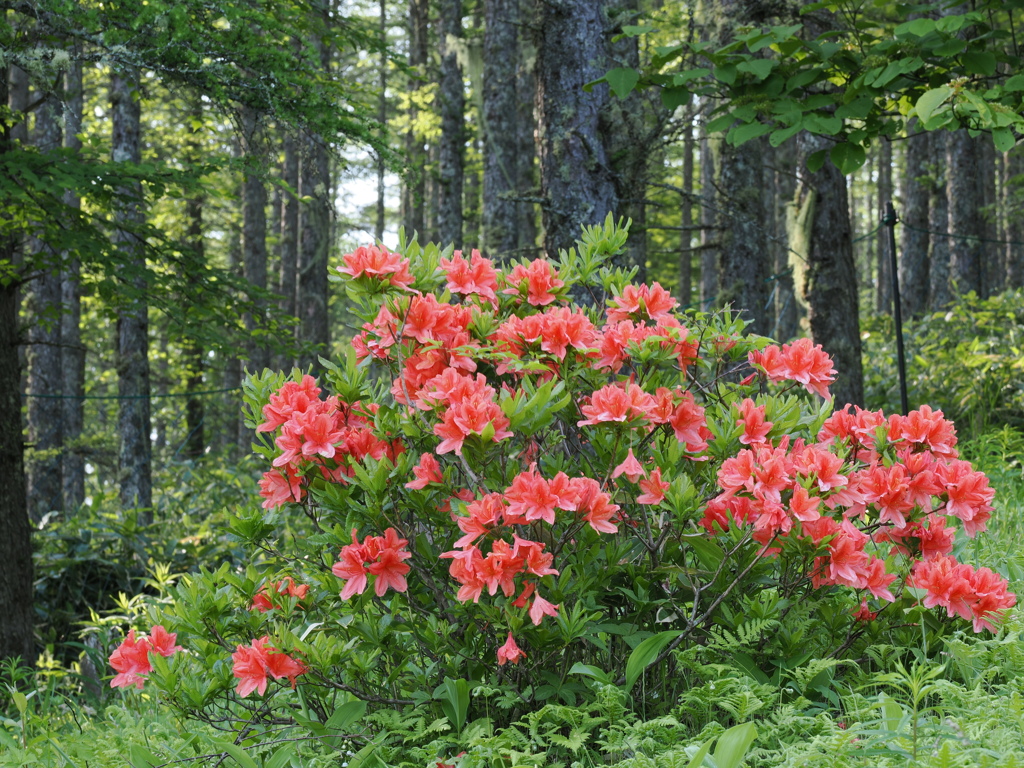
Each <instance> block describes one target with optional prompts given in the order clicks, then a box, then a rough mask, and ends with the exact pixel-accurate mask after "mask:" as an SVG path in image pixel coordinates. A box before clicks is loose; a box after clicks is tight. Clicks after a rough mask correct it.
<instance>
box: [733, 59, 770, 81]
mask: <svg viewBox="0 0 1024 768" xmlns="http://www.w3.org/2000/svg"><path fill="white" fill-rule="evenodd" d="M774 68H775V62H774V61H772V60H771V59H751V60H750V61H741V62H740V63H739V64H737V65H736V69H737V70H739V71H740V72H749V73H750V74H752V75H753V76H754V77H756V78H757V79H758V80H764V79H765V78H766V77H768V75H770V74H771V73H772V70H773V69H774Z"/></svg>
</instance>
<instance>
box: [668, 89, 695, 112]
mask: <svg viewBox="0 0 1024 768" xmlns="http://www.w3.org/2000/svg"><path fill="white" fill-rule="evenodd" d="M691 98H692V96H691V94H690V89H689V88H662V89H661V103H662V104H664V105H665V109H672V110H674V109H676V107H681V106H683V105H684V104H689V103H690V99H691Z"/></svg>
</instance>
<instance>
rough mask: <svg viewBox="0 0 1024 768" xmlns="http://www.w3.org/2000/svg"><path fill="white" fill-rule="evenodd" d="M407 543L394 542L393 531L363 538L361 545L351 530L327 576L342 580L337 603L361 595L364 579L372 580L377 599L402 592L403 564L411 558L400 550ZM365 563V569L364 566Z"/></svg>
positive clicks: (395, 539)
mask: <svg viewBox="0 0 1024 768" xmlns="http://www.w3.org/2000/svg"><path fill="white" fill-rule="evenodd" d="M408 543H409V542H408V540H406V539H400V538H398V534H397V533H396V532H395V529H394V528H388V529H387V530H386V531H384V535H383V536H367V537H366V539H365V540H364V541H363V543H362V544H360V543H359V538H358V537H357V535H356V530H355V529H354V528H353V529H352V543H351V544H346V545H345V546H344V547H342V548H341V554H340V555H339V557H340V558H341V559H340V560H339V561H338V562H336V563H335V564H334V565H333V566H332V567H331V573H333V574H334V575H335V576H337V577H338V578H339V579H344V580H345V587H344V589H342V590H341V599H342V600H348V599H349V598H350V597H352V595H361V594H363V592H365V591H366V587H367V586H368V585H369V582H368V579H367V577H368V576H373V577H374V585H373V591H374V592H375V593H376V595H377V597H381V596H383V595H384V593H385V592H387V591H388V589H389V588H390V589H393V590H395V591H396V592H405V590H406V589H407V588H408V585H407V584H406V581H405V575H406V574H407V573H408V572H409V566H408V565H406V564H405V562H404V561H405V560H408V559H409V558H410V557H412V555H411V554H410V553H409V552H408V551H407V550H405V549H404V547H405V546H406V545H407V544H408ZM367 563H369V565H367Z"/></svg>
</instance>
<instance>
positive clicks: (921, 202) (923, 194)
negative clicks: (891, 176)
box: [899, 118, 929, 317]
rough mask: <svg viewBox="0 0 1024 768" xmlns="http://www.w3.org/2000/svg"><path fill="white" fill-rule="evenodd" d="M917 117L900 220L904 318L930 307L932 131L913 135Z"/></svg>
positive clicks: (910, 140) (911, 129) (912, 125)
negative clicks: (930, 138) (927, 174)
mask: <svg viewBox="0 0 1024 768" xmlns="http://www.w3.org/2000/svg"><path fill="white" fill-rule="evenodd" d="M916 131H917V120H916V118H915V119H914V120H913V121H911V123H910V124H909V125H908V126H907V133H908V134H910V138H908V139H907V141H906V146H907V152H906V162H905V163H904V168H903V184H902V187H903V189H902V195H901V197H902V203H903V210H902V211H901V212H900V219H901V220H902V221H903V226H902V227H901V228H900V254H899V256H900V269H899V276H900V296H901V298H902V309H903V315H904V317H917V316H918V315H921V314H922V313H923V312H924V311H925V310H926V309H927V308H928V239H929V238H928V233H927V232H926V231H924V230H927V229H928V228H929V227H928V197H929V195H928V184H927V179H925V178H922V177H924V176H925V174H926V173H927V165H928V137H929V134H926V133H921V134H918V135H916V136H915V135H913V134H914V133H915V132H916Z"/></svg>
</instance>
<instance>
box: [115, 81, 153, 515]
mask: <svg viewBox="0 0 1024 768" xmlns="http://www.w3.org/2000/svg"><path fill="white" fill-rule="evenodd" d="M110 103H111V113H112V121H113V138H112V140H111V159H112V160H113V162H115V163H124V162H129V163H137V162H139V146H140V139H141V136H140V134H141V125H140V107H139V101H138V73H137V72H114V73H113V75H112V76H111V81H110ZM122 192H123V194H124V195H125V200H124V201H123V202H121V203H120V205H119V206H118V209H117V211H116V212H115V214H114V221H115V223H116V224H118V225H124V228H119V229H118V230H117V231H116V232H115V233H114V242H115V244H116V245H117V247H118V250H119V252H120V257H121V259H122V264H123V270H124V278H123V279H124V281H125V283H127V288H128V295H127V296H126V297H125V298H123V300H122V304H121V306H120V307H119V308H118V317H117V373H118V390H117V392H118V395H119V397H120V398H121V399H120V400H119V401H118V418H117V431H118V436H119V440H120V446H119V451H118V456H119V462H118V463H119V468H118V480H119V487H120V499H121V506H122V507H123V508H124V509H126V510H127V509H133V508H135V509H138V510H139V522H140V523H142V524H143V525H147V524H149V523H151V522H153V510H152V506H153V479H152V447H151V445H150V403H149V394H150V389H149V317H148V312H149V307H148V304H147V302H146V253H145V250H144V247H143V244H142V243H141V242H140V241H139V237H138V235H136V234H134V233H133V232H132V231H131V229H132V228H134V227H137V226H138V225H139V224H141V223H142V221H143V216H144V214H143V212H142V207H141V206H142V203H141V197H142V190H141V189H140V188H139V186H138V185H137V184H136V185H132V186H131V187H129V188H126V189H124V190H122Z"/></svg>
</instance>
